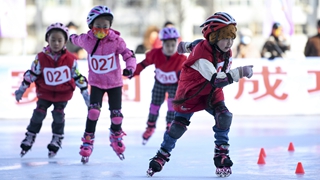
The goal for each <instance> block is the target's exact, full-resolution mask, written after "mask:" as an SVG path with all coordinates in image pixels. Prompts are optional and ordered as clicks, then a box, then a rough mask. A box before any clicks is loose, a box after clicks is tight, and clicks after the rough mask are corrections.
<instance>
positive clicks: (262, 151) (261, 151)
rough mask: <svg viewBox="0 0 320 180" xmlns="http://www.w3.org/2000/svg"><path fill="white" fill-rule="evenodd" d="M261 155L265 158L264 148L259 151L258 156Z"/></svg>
mask: <svg viewBox="0 0 320 180" xmlns="http://www.w3.org/2000/svg"><path fill="white" fill-rule="evenodd" d="M260 155H262V156H263V157H267V155H266V152H265V151H264V148H261V149H260V154H259V156H260Z"/></svg>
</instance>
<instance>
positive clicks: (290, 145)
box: [288, 142, 294, 151]
mask: <svg viewBox="0 0 320 180" xmlns="http://www.w3.org/2000/svg"><path fill="white" fill-rule="evenodd" d="M288 151H294V147H293V143H292V142H290V144H289V147H288Z"/></svg>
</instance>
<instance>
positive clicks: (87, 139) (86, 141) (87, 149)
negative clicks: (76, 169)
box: [79, 132, 94, 164]
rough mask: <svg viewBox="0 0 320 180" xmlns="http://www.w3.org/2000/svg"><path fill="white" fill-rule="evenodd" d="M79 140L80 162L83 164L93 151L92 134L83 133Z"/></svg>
mask: <svg viewBox="0 0 320 180" xmlns="http://www.w3.org/2000/svg"><path fill="white" fill-rule="evenodd" d="M81 140H82V142H83V144H82V145H81V146H80V152H79V154H80V155H81V156H82V158H81V162H82V163H83V164H85V163H87V162H88V161H89V157H90V155H91V153H92V151H93V143H94V134H93V133H87V132H85V133H84V134H83V137H82V138H81Z"/></svg>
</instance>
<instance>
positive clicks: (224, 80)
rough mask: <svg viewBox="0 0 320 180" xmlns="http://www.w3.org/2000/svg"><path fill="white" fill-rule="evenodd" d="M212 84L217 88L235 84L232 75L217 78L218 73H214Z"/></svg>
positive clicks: (227, 74)
mask: <svg viewBox="0 0 320 180" xmlns="http://www.w3.org/2000/svg"><path fill="white" fill-rule="evenodd" d="M210 83H211V85H212V86H213V87H215V88H223V87H224V86H226V85H229V84H231V83H233V78H232V76H231V75H230V73H226V74H225V76H223V77H217V73H214V74H213V75H212V77H211V80H210Z"/></svg>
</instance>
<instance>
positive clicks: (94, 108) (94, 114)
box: [88, 103, 100, 121]
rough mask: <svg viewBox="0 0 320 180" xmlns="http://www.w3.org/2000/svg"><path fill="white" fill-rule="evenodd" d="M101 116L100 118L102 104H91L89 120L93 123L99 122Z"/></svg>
mask: <svg viewBox="0 0 320 180" xmlns="http://www.w3.org/2000/svg"><path fill="white" fill-rule="evenodd" d="M99 116H100V104H99V103H94V104H90V107H89V112H88V119H90V120H91V121H96V120H98V118H99Z"/></svg>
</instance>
